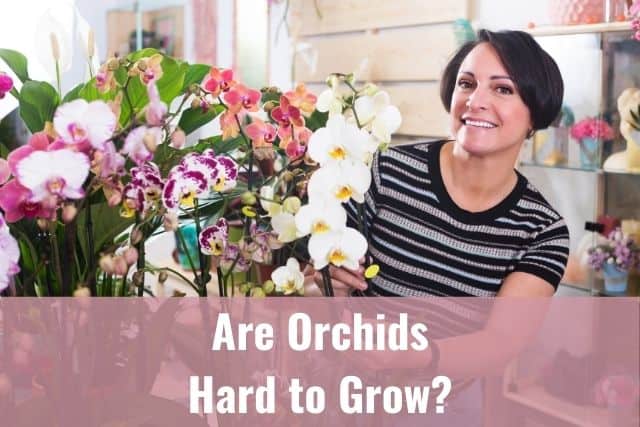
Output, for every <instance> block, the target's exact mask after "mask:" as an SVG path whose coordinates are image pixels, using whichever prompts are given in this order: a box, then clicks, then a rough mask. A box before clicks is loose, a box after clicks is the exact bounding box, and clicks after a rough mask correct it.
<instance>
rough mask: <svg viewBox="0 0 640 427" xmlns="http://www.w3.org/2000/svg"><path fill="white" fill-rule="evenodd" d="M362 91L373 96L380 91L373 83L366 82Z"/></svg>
mask: <svg viewBox="0 0 640 427" xmlns="http://www.w3.org/2000/svg"><path fill="white" fill-rule="evenodd" d="M362 91H363V93H364V94H365V95H368V96H373V95H375V94H376V93H378V92H379V91H380V88H379V87H378V86H377V85H375V84H373V83H367V84H365V85H364V89H363V90H362Z"/></svg>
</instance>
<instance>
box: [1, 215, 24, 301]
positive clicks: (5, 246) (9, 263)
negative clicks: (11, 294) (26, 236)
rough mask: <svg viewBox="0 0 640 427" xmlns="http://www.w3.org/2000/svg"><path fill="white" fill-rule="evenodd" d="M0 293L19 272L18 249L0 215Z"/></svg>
mask: <svg viewBox="0 0 640 427" xmlns="http://www.w3.org/2000/svg"><path fill="white" fill-rule="evenodd" d="M0 253H1V254H2V257H0V292H2V291H3V290H5V289H6V288H7V287H8V286H9V282H10V280H11V278H12V277H13V276H15V275H16V274H17V273H19V272H20V267H19V266H18V260H19V259H20V248H19V246H18V242H17V241H16V239H15V238H14V237H13V236H12V235H11V234H10V233H9V228H8V227H7V225H6V223H5V222H4V218H3V217H2V214H0Z"/></svg>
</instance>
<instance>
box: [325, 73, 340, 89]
mask: <svg viewBox="0 0 640 427" xmlns="http://www.w3.org/2000/svg"><path fill="white" fill-rule="evenodd" d="M326 82H327V86H329V87H330V88H332V89H335V88H336V87H338V84H339V82H340V81H339V80H338V76H336V75H335V74H331V75H330V76H329V77H327V80H326Z"/></svg>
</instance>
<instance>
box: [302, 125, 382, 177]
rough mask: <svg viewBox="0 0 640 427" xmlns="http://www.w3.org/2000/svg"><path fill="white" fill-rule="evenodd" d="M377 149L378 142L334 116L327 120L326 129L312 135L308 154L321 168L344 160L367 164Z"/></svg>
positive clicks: (354, 126) (366, 133)
mask: <svg viewBox="0 0 640 427" xmlns="http://www.w3.org/2000/svg"><path fill="white" fill-rule="evenodd" d="M377 148H378V142H377V141H375V140H374V139H373V138H372V137H371V135H370V134H369V133H368V132H366V131H364V130H362V129H358V127H357V126H356V125H355V124H353V123H348V122H347V121H346V120H345V118H344V116H342V115H336V116H332V117H330V118H329V120H327V125H326V127H323V128H320V129H318V130H317V131H315V132H314V133H313V135H312V136H311V138H310V139H309V150H308V153H309V157H311V158H312V159H313V160H314V161H316V162H318V163H320V165H321V166H324V165H326V164H328V163H338V162H342V161H345V160H346V161H355V162H365V163H368V162H369V161H370V159H371V158H372V157H373V154H374V153H375V151H376V149H377Z"/></svg>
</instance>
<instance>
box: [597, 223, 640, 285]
mask: <svg viewBox="0 0 640 427" xmlns="http://www.w3.org/2000/svg"><path fill="white" fill-rule="evenodd" d="M588 260H589V265H590V266H591V267H592V268H593V269H594V270H596V271H602V274H603V276H604V287H605V291H606V292H607V293H615V294H618V293H624V292H626V290H627V281H628V280H627V279H628V276H629V270H631V269H632V268H634V267H635V266H636V265H638V263H639V262H640V248H638V246H637V245H636V243H635V241H634V240H633V239H632V238H631V237H629V236H627V235H625V234H624V233H622V231H621V230H620V228H616V229H614V230H613V231H612V232H611V233H609V236H608V237H607V239H606V240H605V241H603V242H602V243H601V244H598V245H596V246H593V247H592V248H590V249H589V259H588Z"/></svg>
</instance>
